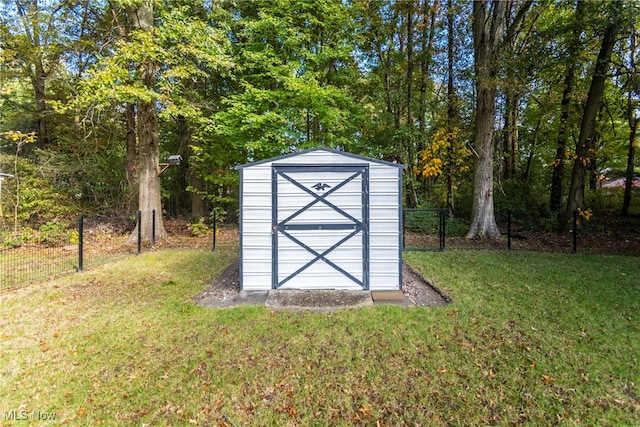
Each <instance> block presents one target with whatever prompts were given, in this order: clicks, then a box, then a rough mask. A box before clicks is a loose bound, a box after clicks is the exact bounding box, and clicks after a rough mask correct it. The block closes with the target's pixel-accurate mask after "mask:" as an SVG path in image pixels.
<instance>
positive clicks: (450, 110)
mask: <svg viewBox="0 0 640 427" xmlns="http://www.w3.org/2000/svg"><path fill="white" fill-rule="evenodd" d="M454 16H455V15H454V12H453V1H452V0H448V1H447V126H449V127H450V128H453V126H454V123H455V122H456V121H457V120H456V116H457V114H456V92H455V87H454V85H453V60H454V57H453V55H454V49H453V43H454V37H453V18H454ZM448 134H449V145H448V147H447V177H446V178H447V195H446V200H447V213H448V214H449V216H453V212H454V198H453V197H454V194H453V158H454V155H455V153H454V144H455V141H454V140H453V135H452V133H451V131H449V132H448Z"/></svg>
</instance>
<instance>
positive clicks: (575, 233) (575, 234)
mask: <svg viewBox="0 0 640 427" xmlns="http://www.w3.org/2000/svg"><path fill="white" fill-rule="evenodd" d="M571 253H574V254H575V253H578V211H577V210H575V211H573V250H572V251H571Z"/></svg>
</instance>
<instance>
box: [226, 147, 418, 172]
mask: <svg viewBox="0 0 640 427" xmlns="http://www.w3.org/2000/svg"><path fill="white" fill-rule="evenodd" d="M314 151H325V152H328V153H335V154H340V155H342V156H345V157H351V158H354V159H359V160H368V161H372V162H375V163H380V164H383V165H387V166H394V167H397V168H403V169H406V168H407V167H406V166H405V165H402V164H400V163H393V162H388V161H386V160H379V159H374V158H372V157H366V156H361V155H359V154H353V153H349V152H346V151H339V150H336V149H333V148H329V147H324V146H318V147H314V148H309V149H306V150H301V151H294V152H292V153H289V154H283V155H281V156H276V157H270V158H268V159H262V160H258V161H255V162H251V163H245V164H242V165H237V166H236V167H235V169H238V170H239V169H244V168H246V167H249V166H256V165H259V164H262V163H268V162H274V161H278V160H283V159H288V158H290V157H293V156H298V155H301V154H307V153H311V152H314Z"/></svg>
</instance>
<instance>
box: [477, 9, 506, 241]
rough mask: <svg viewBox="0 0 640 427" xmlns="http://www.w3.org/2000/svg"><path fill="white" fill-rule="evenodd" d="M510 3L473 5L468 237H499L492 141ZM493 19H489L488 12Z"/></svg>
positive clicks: (493, 146) (493, 145)
mask: <svg viewBox="0 0 640 427" xmlns="http://www.w3.org/2000/svg"><path fill="white" fill-rule="evenodd" d="M507 7H510V2H506V1H504V2H503V1H496V2H493V3H492V6H491V10H490V9H489V4H488V2H487V1H474V2H473V12H474V19H473V50H474V69H475V77H476V92H477V95H476V96H477V99H476V117H475V122H474V148H475V153H476V159H475V162H474V165H473V204H472V208H471V225H470V227H469V231H468V232H467V236H466V237H467V238H468V239H470V238H474V237H487V238H490V239H498V238H500V231H499V230H498V225H497V224H496V219H495V214H494V207H493V154H494V150H495V143H494V141H493V133H494V119H495V113H496V85H495V77H496V75H497V71H496V67H497V65H496V63H495V62H496V60H497V58H496V53H497V49H498V45H499V43H500V41H499V40H498V39H497V37H499V38H501V37H502V33H503V31H504V22H505V11H506V9H507ZM490 12H492V13H491V15H492V16H489V13H490Z"/></svg>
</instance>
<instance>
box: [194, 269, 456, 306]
mask: <svg viewBox="0 0 640 427" xmlns="http://www.w3.org/2000/svg"><path fill="white" fill-rule="evenodd" d="M239 293H240V267H239V260H235V261H234V262H232V263H231V264H230V265H229V266H228V267H227V268H225V269H224V271H223V272H222V273H220V275H219V276H218V277H216V278H215V279H213V280H212V281H211V282H210V283H209V285H208V286H207V288H206V289H205V290H204V291H202V292H201V293H200V294H198V295H196V296H195V297H194V298H193V299H194V301H195V302H196V304H198V305H201V306H205V307H232V306H234V305H236V299H237V297H238V294H239ZM402 293H403V294H404V296H405V298H406V299H407V301H408V302H409V303H410V304H409V305H416V306H422V307H430V306H443V305H446V304H448V303H449V302H450V299H449V297H448V296H447V295H446V294H444V293H443V292H441V291H440V290H439V289H437V288H435V287H434V286H432V285H431V284H430V283H429V282H427V281H426V280H425V279H424V278H423V277H422V276H421V275H420V274H419V273H418V272H416V271H414V270H413V269H412V268H411V267H409V266H408V265H407V264H404V263H403V265H402Z"/></svg>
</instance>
